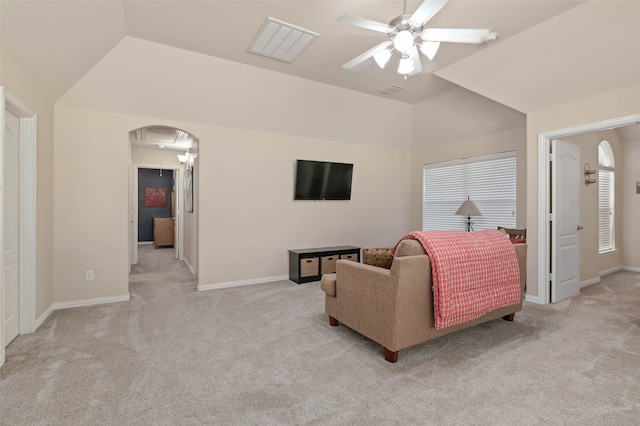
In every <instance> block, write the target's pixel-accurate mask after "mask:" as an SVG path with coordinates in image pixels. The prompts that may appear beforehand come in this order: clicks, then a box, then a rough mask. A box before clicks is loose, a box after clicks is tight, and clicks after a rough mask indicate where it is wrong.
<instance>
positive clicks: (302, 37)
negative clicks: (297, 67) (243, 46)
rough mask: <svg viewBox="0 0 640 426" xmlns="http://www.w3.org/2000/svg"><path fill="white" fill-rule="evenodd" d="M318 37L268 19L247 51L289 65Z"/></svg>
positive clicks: (312, 33)
mask: <svg viewBox="0 0 640 426" xmlns="http://www.w3.org/2000/svg"><path fill="white" fill-rule="evenodd" d="M318 35H319V34H317V33H314V32H313V31H309V30H305V29H302V28H299V27H296V26H295V25H291V24H287V23H286V22H282V21H279V20H277V19H274V18H271V17H269V18H267V19H266V20H265V21H264V23H263V24H262V27H261V28H260V30H259V31H258V33H257V34H256V35H255V37H254V38H253V41H252V42H251V44H250V45H249V48H248V49H247V51H248V52H251V53H256V54H258V55H262V56H266V57H268V58H273V59H277V60H279V61H283V62H289V63H291V62H293V61H294V59H296V58H297V57H298V55H300V53H302V51H304V49H306V48H307V47H308V46H309V44H310V43H311V42H312V41H313V40H315V39H316V37H318Z"/></svg>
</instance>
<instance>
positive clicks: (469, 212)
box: [456, 200, 482, 216]
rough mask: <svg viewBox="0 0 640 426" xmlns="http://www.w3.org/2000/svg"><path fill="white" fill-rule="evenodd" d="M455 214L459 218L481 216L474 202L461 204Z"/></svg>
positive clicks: (468, 201) (469, 201)
mask: <svg viewBox="0 0 640 426" xmlns="http://www.w3.org/2000/svg"><path fill="white" fill-rule="evenodd" d="M456 214H457V215H460V216H482V213H480V210H478V208H477V207H476V205H475V204H474V202H473V201H471V200H467V201H465V202H464V203H462V205H461V206H460V208H459V209H458V211H457V212H456Z"/></svg>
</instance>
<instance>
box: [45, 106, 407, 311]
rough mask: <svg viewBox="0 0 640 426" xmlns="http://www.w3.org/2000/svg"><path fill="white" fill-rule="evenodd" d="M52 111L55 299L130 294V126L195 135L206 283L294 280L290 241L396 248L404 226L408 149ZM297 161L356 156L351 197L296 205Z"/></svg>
mask: <svg viewBox="0 0 640 426" xmlns="http://www.w3.org/2000/svg"><path fill="white" fill-rule="evenodd" d="M55 118H56V133H55V137H56V152H55V163H56V165H59V167H56V172H55V178H54V182H55V186H56V188H60V189H61V190H60V191H59V193H58V194H57V195H56V199H55V230H56V233H55V250H54V264H55V266H56V267H55V282H56V284H57V285H56V294H55V300H56V301H57V302H62V301H72V300H82V299H88V298H93V297H106V296H119V295H122V294H125V293H126V292H127V291H128V282H127V279H128V277H127V271H128V264H127V261H128V258H127V205H128V204H127V185H128V166H127V156H128V148H127V144H128V132H129V131H130V130H132V129H135V128H138V127H142V126H145V125H150V124H161V125H168V126H174V127H178V128H181V129H184V130H185V131H188V132H190V133H192V134H194V135H196V136H197V137H198V138H199V155H198V159H197V164H196V172H197V175H198V176H199V177H198V179H199V183H200V185H199V186H196V191H197V192H196V193H197V196H196V206H199V217H200V218H201V220H200V221H199V232H198V233H197V238H198V248H199V250H198V256H199V259H200V260H201V261H200V262H199V263H200V267H199V271H198V272H199V282H200V284H202V285H211V284H219V283H223V284H224V283H229V282H243V281H250V280H260V279H265V278H269V277H282V276H287V275H288V258H287V250H288V249H292V248H304V247H322V246H331V245H343V244H353V245H358V246H373V245H376V246H377V245H390V244H394V243H395V242H396V241H397V239H398V238H399V237H401V236H402V235H403V234H404V233H406V232H407V231H408V230H409V219H408V218H409V207H408V206H409V197H410V191H409V186H410V182H409V164H410V160H409V159H410V153H409V152H408V151H402V150H394V149H384V148H378V147H368V146H364V145H356V144H345V143H340V142H333V141H326V140H316V139H307V138H301V137H298V136H285V135H276V134H271V133H263V132H255V131H249V130H240V129H230V128H222V127H217V126H211V125H204V124H194V123H187V122H173V121H172V122H169V121H166V120H158V119H151V118H145V117H138V116H128V115H123V114H112V113H105V112H98V111H89V110H83V109H75V108H67V107H61V106H57V107H56V109H55ZM72 153H73V155H74V156H76V158H83V159H84V161H77V162H68V161H66V159H67V158H68V156H69V155H71V154H72ZM298 158H305V159H315V160H328V161H341V162H351V163H354V178H353V192H352V199H351V201H325V202H300V201H297V202H296V201H294V200H293V182H294V168H295V160H296V159H298ZM77 176H82V179H77ZM105 176H109V178H108V179H106V178H105ZM86 269H93V270H94V271H95V281H93V282H91V283H86V282H84V271H85V270H86Z"/></svg>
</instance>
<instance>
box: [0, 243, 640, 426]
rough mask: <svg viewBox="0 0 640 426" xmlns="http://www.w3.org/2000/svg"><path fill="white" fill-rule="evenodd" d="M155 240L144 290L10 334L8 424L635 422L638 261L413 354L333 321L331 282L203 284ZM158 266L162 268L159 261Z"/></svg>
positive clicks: (639, 368)
mask: <svg viewBox="0 0 640 426" xmlns="http://www.w3.org/2000/svg"><path fill="white" fill-rule="evenodd" d="M171 255H172V250H166V249H162V250H153V248H152V247H151V248H150V249H147V248H146V247H142V249H141V250H140V264H139V266H138V267H137V268H135V270H134V271H133V274H132V275H131V296H132V298H131V301H129V302H122V303H114V304H110V305H102V306H94V307H84V308H74V309H67V310H60V311H55V312H54V313H53V314H52V315H51V316H50V317H49V319H47V321H45V323H44V324H43V325H42V326H41V327H40V328H39V329H38V331H36V332H35V333H33V334H30V335H24V336H19V337H18V338H17V339H16V340H15V341H14V342H13V343H11V344H10V345H9V346H8V347H7V352H6V355H7V360H6V364H5V365H4V366H3V367H2V370H0V374H1V380H0V401H1V402H0V404H1V406H0V415H1V416H2V417H1V418H0V423H1V424H2V425H213V424H215V425H253V424H260V425H289V424H291V425H303V424H306V425H316V424H320V425H372V424H373V425H514V424H518V425H627V424H628V425H637V424H639V423H640V274H638V273H632V272H617V273H614V274H611V275H608V276H606V277H604V278H603V280H602V282H601V283H600V284H596V285H593V286H590V287H587V288H584V289H583V290H582V293H581V295H580V296H578V297H575V298H573V299H572V300H567V301H564V302H561V303H558V304H555V305H547V306H540V305H534V304H529V303H527V304H526V306H525V309H524V311H523V312H521V313H518V314H516V319H515V321H514V322H512V323H509V322H506V321H502V320H496V321H493V322H490V323H487V324H482V325H480V326H477V327H475V328H472V329H468V330H463V331H460V332H458V333H455V334H452V335H449V336H444V337H442V338H440V339H437V340H435V341H431V342H428V343H425V344H422V345H418V346H415V347H413V348H410V349H407V350H404V351H401V352H400V357H399V361H398V363H397V364H390V363H387V362H385V361H384V358H383V355H382V349H381V347H380V346H378V345H377V344H375V343H373V342H371V341H369V340H367V339H365V338H363V337H362V336H360V335H359V334H357V333H355V332H353V331H351V330H349V329H348V328H346V327H344V326H340V327H330V326H329V324H328V320H327V317H326V315H325V314H324V299H323V293H322V291H321V290H320V288H319V283H309V284H302V285H296V284H294V283H292V282H290V281H284V282H277V283H267V284H260V285H253V286H245V287H236V288H228V289H221V290H213V291H206V292H197V291H196V290H195V278H194V277H193V276H191V274H190V273H189V271H188V269H187V268H186V267H185V266H184V265H183V264H182V263H180V262H177V261H175V260H173V259H172V258H171ZM153 268H156V269H158V268H160V269H161V270H159V271H157V272H155V273H151V274H150V273H146V272H147V271H149V270H150V269H153Z"/></svg>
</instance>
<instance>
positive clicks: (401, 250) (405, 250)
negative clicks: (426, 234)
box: [396, 239, 427, 256]
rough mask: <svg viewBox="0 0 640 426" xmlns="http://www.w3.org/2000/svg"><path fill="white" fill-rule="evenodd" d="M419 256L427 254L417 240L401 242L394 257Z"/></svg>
mask: <svg viewBox="0 0 640 426" xmlns="http://www.w3.org/2000/svg"><path fill="white" fill-rule="evenodd" d="M420 254H427V252H426V251H425V250H424V247H422V244H421V243H420V241H418V240H412V239H408V240H402V241H400V244H398V247H396V256H417V255H420Z"/></svg>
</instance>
